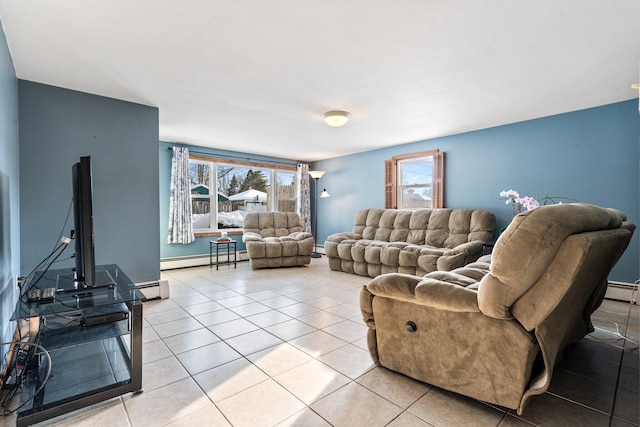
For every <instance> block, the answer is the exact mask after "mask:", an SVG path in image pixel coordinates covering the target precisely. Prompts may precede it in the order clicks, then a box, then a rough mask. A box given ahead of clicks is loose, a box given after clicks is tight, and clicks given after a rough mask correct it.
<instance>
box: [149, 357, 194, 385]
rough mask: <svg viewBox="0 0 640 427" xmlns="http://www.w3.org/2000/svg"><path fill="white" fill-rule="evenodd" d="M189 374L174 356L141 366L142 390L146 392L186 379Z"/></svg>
mask: <svg viewBox="0 0 640 427" xmlns="http://www.w3.org/2000/svg"><path fill="white" fill-rule="evenodd" d="M188 376H189V373H188V372H187V371H186V370H185V369H184V368H183V367H182V365H181V364H180V362H178V359H176V358H175V357H174V356H171V357H167V358H164V359H160V360H156V361H154V362H150V363H145V364H144V365H142V388H143V389H144V390H146V391H149V390H153V389H156V388H159V387H163V386H165V385H167V384H171V383H173V382H176V381H179V380H181V379H184V378H187V377H188Z"/></svg>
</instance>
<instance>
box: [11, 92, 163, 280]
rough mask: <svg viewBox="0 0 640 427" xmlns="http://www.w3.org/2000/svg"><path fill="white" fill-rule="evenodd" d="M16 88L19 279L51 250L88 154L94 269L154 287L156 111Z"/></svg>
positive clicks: (78, 94)
mask: <svg viewBox="0 0 640 427" xmlns="http://www.w3.org/2000/svg"><path fill="white" fill-rule="evenodd" d="M18 85H19V117H20V126H19V129H20V194H21V198H20V212H21V224H20V226H21V262H22V264H21V272H22V274H26V273H28V272H29V271H30V270H31V269H32V268H33V267H34V266H35V265H36V264H37V263H38V262H40V260H42V259H43V258H44V257H45V256H46V255H47V254H48V253H49V251H50V250H51V249H52V248H53V246H54V245H55V244H56V241H57V238H58V235H59V233H60V231H61V230H62V227H63V224H64V221H65V217H66V215H67V211H68V209H69V206H70V202H71V194H72V188H71V166H72V165H73V164H74V163H75V162H77V161H78V160H79V158H80V157H81V156H87V155H89V156H91V160H92V172H93V208H94V232H95V233H94V234H95V245H96V246H95V254H96V262H97V263H98V264H112V263H113V264H118V265H119V266H120V267H121V268H122V269H123V270H124V271H125V273H127V275H128V276H129V277H130V278H131V279H132V280H133V281H134V282H146V281H153V280H158V279H159V278H160V242H159V236H158V227H159V224H158V223H159V215H158V210H159V202H158V141H159V136H158V132H159V131H158V109H157V108H154V107H148V106H144V105H140V104H133V103H130V102H124V101H119V100H115V99H111V98H105V97H101V96H96V95H90V94H87V93H81V92H75V91H71V90H67V89H62V88H58V87H53V86H48V85H43V84H38V83H33V82H28V81H23V80H20V81H19V83H18ZM72 217H73V215H71V218H70V221H69V223H68V224H67V226H66V227H65V229H64V234H65V235H68V233H69V230H71V229H72V228H73V219H72ZM66 253H67V254H69V255H70V254H71V253H72V249H67V252H66ZM71 265H72V260H69V261H67V262H65V263H61V264H59V265H58V266H59V267H62V266H71Z"/></svg>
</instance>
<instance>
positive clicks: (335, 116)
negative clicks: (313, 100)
mask: <svg viewBox="0 0 640 427" xmlns="http://www.w3.org/2000/svg"><path fill="white" fill-rule="evenodd" d="M349 117H351V114H350V113H347V112H346V111H340V110H334V111H327V112H326V113H324V121H325V123H326V124H328V125H329V126H342V125H343V124H345V123H347V121H348V120H349Z"/></svg>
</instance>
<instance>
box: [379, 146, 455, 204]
mask: <svg viewBox="0 0 640 427" xmlns="http://www.w3.org/2000/svg"><path fill="white" fill-rule="evenodd" d="M443 188H444V153H441V152H439V151H438V150H432V151H424V152H421V153H414V154H405V155H402V156H394V157H393V158H391V160H386V161H385V207H386V208H397V209H421V208H441V207H443V206H444V191H443Z"/></svg>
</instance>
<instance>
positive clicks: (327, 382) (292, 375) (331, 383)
mask: <svg viewBox="0 0 640 427" xmlns="http://www.w3.org/2000/svg"><path fill="white" fill-rule="evenodd" d="M274 379H275V380H276V381H277V382H278V383H280V384H281V385H282V386H284V387H285V388H286V389H287V390H289V391H290V392H291V393H293V394H294V395H295V396H296V397H297V398H298V399H300V400H302V401H303V402H304V403H306V404H307V405H309V404H311V403H313V402H315V401H317V400H319V399H321V398H322V397H324V396H326V395H328V394H330V393H332V392H334V391H335V390H337V389H339V388H340V387H343V386H344V385H345V384H348V383H349V381H350V380H349V378H347V377H346V376H344V375H342V374H341V373H340V372H338V371H336V370H335V369H332V368H330V367H329V366H327V365H325V364H324V363H322V362H319V361H317V360H315V359H314V360H311V361H309V362H307V363H303V364H302V365H299V366H298V367H296V368H293V369H290V370H288V371H286V372H284V373H282V374H280V375H276V376H275V377H274Z"/></svg>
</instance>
